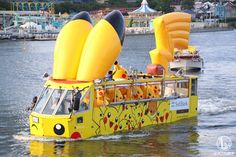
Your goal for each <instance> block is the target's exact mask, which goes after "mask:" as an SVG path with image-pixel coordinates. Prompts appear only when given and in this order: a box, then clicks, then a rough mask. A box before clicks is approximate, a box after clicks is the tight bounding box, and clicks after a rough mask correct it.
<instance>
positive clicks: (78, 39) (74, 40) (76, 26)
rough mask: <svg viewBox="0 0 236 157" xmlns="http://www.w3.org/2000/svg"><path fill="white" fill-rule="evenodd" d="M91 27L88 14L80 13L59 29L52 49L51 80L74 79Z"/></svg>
mask: <svg viewBox="0 0 236 157" xmlns="http://www.w3.org/2000/svg"><path fill="white" fill-rule="evenodd" d="M92 27H93V26H92V21H91V18H90V16H89V14H88V13H87V12H80V13H79V14H77V15H75V16H74V17H73V18H72V19H71V21H70V22H68V23H67V24H66V25H65V26H64V27H63V28H62V29H61V31H60V33H59V35H58V37H57V41H56V45H55V49H54V65H53V79H65V80H74V79H76V75H77V70H78V66H79V62H80V58H81V53H82V50H83V47H84V43H85V41H86V39H87V36H88V34H89V32H90V30H91V29H92Z"/></svg>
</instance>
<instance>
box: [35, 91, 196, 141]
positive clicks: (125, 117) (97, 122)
mask: <svg viewBox="0 0 236 157" xmlns="http://www.w3.org/2000/svg"><path fill="white" fill-rule="evenodd" d="M197 103H198V98H197V96H190V97H186V98H175V99H169V100H168V99H167V100H160V101H149V102H142V103H133V104H119V105H107V106H101V107H97V108H94V109H90V110H88V111H87V112H83V113H80V114H72V116H71V117H70V118H69V117H65V116H64V117H60V116H53V117H50V120H49V119H48V115H40V114H37V113H35V112H33V113H31V116H30V127H31V128H30V131H31V134H32V135H35V136H46V137H53V138H55V137H59V138H74V139H87V138H90V137H93V136H99V135H109V134H114V133H116V132H121V131H132V130H136V129H141V128H143V127H145V126H150V125H159V124H167V123H171V122H175V121H178V120H181V119H185V118H190V117H194V116H197ZM35 117H38V118H39V121H38V123H35V122H34V121H33V118H35ZM56 125H60V126H61V127H62V128H64V132H63V133H61V134H58V133H57V132H55V127H56Z"/></svg>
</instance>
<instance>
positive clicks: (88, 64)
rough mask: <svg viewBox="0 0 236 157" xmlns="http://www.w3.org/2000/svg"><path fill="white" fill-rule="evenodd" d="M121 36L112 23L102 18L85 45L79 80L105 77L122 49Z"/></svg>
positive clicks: (78, 75)
mask: <svg viewBox="0 0 236 157" xmlns="http://www.w3.org/2000/svg"><path fill="white" fill-rule="evenodd" d="M121 48H122V46H121V42H120V39H119V36H118V34H117V32H116V31H115V29H114V28H113V27H112V25H111V24H110V23H109V22H107V21H106V20H104V19H103V20H100V21H99V22H98V23H97V24H96V25H95V27H94V28H93V29H92V31H91V32H90V34H89V36H88V38H87V40H86V43H85V45H84V49H83V53H82V57H81V62H80V65H79V69H78V73H77V80H80V81H92V80H95V79H97V78H104V77H105V75H106V74H107V72H108V71H109V69H110V68H111V67H112V65H113V63H114V62H115V61H116V59H117V58H118V56H119V54H120V51H121Z"/></svg>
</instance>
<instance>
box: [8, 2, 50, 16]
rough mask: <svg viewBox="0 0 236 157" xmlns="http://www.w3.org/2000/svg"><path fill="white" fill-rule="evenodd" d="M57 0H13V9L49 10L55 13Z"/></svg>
mask: <svg viewBox="0 0 236 157" xmlns="http://www.w3.org/2000/svg"><path fill="white" fill-rule="evenodd" d="M54 3H55V1H50V0H11V10H12V11H47V12H49V13H54Z"/></svg>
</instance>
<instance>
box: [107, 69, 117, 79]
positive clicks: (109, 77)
mask: <svg viewBox="0 0 236 157" xmlns="http://www.w3.org/2000/svg"><path fill="white" fill-rule="evenodd" d="M114 74H115V72H112V71H111V70H110V71H108V74H107V76H106V81H113V78H112V77H113V75H114Z"/></svg>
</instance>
